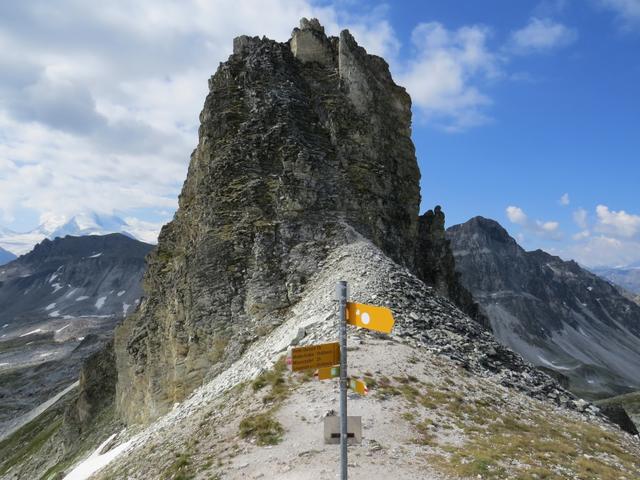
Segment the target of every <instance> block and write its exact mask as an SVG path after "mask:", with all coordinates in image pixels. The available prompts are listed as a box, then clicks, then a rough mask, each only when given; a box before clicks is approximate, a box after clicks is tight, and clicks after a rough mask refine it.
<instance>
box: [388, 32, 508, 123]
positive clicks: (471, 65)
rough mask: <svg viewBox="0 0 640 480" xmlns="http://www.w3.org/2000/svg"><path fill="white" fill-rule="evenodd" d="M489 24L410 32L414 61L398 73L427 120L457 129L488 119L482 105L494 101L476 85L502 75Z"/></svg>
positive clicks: (484, 121) (401, 81) (484, 105)
mask: <svg viewBox="0 0 640 480" xmlns="http://www.w3.org/2000/svg"><path fill="white" fill-rule="evenodd" d="M489 36H490V31H489V29H488V28H486V27H483V26H479V25H472V26H465V27H461V28H459V29H457V30H448V29H447V28H446V27H445V26H443V25H442V24H441V23H438V22H430V23H421V24H419V25H418V26H417V27H416V28H415V29H414V30H413V32H412V34H411V40H412V43H413V45H414V47H415V49H416V52H417V54H416V59H415V60H414V61H412V62H410V64H409V66H408V68H407V69H405V71H404V72H403V73H401V74H400V75H399V81H400V83H401V84H402V85H404V86H406V88H407V90H408V91H409V93H410V94H411V97H412V100H413V102H414V103H415V104H416V105H417V106H418V107H420V109H421V111H422V113H423V114H424V115H425V117H426V119H427V120H428V121H431V122H433V123H435V124H439V125H440V126H442V127H443V128H444V129H446V130H449V131H459V130H463V129H466V128H469V127H472V126H476V125H481V124H483V123H486V122H487V121H489V118H488V117H487V116H486V115H485V114H484V112H483V108H484V107H486V106H488V105H490V104H491V103H492V102H491V99H490V98H489V97H488V96H487V95H486V94H484V93H482V92H481V91H480V90H479V89H478V87H477V86H476V84H477V83H481V82H482V81H483V80H486V79H490V78H495V77H496V76H498V75H499V68H498V59H497V57H496V55H495V54H494V53H493V52H491V51H490V49H489V48H488V46H487V41H488V38H489Z"/></svg>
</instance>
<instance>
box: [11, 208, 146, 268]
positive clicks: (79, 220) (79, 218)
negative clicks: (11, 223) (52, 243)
mask: <svg viewBox="0 0 640 480" xmlns="http://www.w3.org/2000/svg"><path fill="white" fill-rule="evenodd" d="M130 230H131V226H130V225H129V224H128V223H127V222H125V221H124V220H123V219H121V218H120V217H118V216H116V215H99V214H96V213H82V214H78V215H75V216H73V217H71V218H70V219H64V218H63V219H51V220H48V221H45V222H43V223H42V224H41V225H39V226H38V227H37V228H35V229H34V230H31V231H29V232H25V233H18V232H14V231H12V230H9V229H7V228H0V247H1V248H3V249H4V250H7V251H9V252H11V253H14V254H15V255H23V254H25V253H27V252H29V251H31V249H32V248H33V247H34V246H35V245H36V244H37V243H39V242H41V241H42V240H44V239H45V238H48V239H50V240H53V239H54V238H57V237H60V238H63V237H65V236H67V235H73V236H84V235H106V234H109V233H122V234H123V235H126V236H128V237H131V238H136V236H135V235H133V234H132V233H131V232H130ZM0 262H1V257H0ZM0 264H1V263H0Z"/></svg>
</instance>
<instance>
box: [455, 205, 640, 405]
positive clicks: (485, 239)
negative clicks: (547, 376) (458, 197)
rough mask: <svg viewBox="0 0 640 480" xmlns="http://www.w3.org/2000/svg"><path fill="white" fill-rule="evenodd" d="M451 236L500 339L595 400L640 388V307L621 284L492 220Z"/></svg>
mask: <svg viewBox="0 0 640 480" xmlns="http://www.w3.org/2000/svg"><path fill="white" fill-rule="evenodd" d="M447 237H448V239H449V240H450V241H451V247H452V250H453V254H454V256H455V260H456V263H455V265H456V269H457V270H458V271H459V272H460V273H461V282H462V284H463V285H464V286H465V287H466V288H467V289H468V290H469V291H471V293H472V294H473V296H474V298H475V300H476V301H477V302H478V303H479V304H480V306H481V310H482V312H483V313H484V314H485V315H486V316H487V317H488V318H489V321H490V324H491V329H492V330H493V332H494V334H495V336H496V337H497V338H498V340H500V341H501V342H502V343H503V344H505V345H507V346H509V347H510V348H512V349H513V350H515V351H517V352H518V353H520V354H521V355H522V356H523V357H524V358H525V359H527V360H528V361H530V362H531V363H533V364H535V365H539V366H541V367H544V368H548V369H551V370H553V371H555V372H556V373H557V374H559V375H561V376H562V377H564V378H565V379H566V380H567V382H569V385H570V387H571V388H572V389H573V390H574V391H575V392H577V393H579V394H581V395H585V396H587V397H590V398H596V397H598V396H607V395H613V394H621V393H626V392H629V391H631V390H635V389H638V388H640V383H639V382H638V380H637V375H636V373H635V372H637V371H638V369H640V355H639V354H638V349H637V345H638V343H639V342H640V323H639V322H638V320H639V319H640V309H638V305H637V304H635V303H633V302H632V301H630V300H629V299H628V298H626V297H625V296H624V295H622V294H621V293H620V292H619V290H618V289H617V288H616V287H614V286H612V285H611V284H610V283H609V282H607V281H605V280H603V279H601V278H599V277H597V276H596V275H593V274H592V273H590V272H588V271H586V270H584V269H582V268H581V267H580V266H579V265H578V264H577V263H576V262H574V261H564V260H562V259H561V258H560V257H557V256H553V255H550V254H548V253H547V252H544V251H542V250H535V251H530V252H526V251H525V250H524V249H523V248H521V247H520V246H519V245H518V244H517V243H516V241H515V240H514V239H513V238H511V237H510V236H509V235H508V234H507V232H506V230H505V229H504V228H502V227H501V226H500V225H499V224H498V223H497V222H495V221H493V220H487V219H483V218H481V217H476V218H473V219H471V220H469V221H468V222H466V223H465V224H463V225H456V226H455V227H451V228H449V229H448V230H447Z"/></svg>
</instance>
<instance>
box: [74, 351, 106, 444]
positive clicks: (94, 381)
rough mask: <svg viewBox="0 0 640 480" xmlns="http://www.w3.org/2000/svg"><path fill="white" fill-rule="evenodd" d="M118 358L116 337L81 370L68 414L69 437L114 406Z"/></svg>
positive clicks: (84, 428)
mask: <svg viewBox="0 0 640 480" xmlns="http://www.w3.org/2000/svg"><path fill="white" fill-rule="evenodd" d="M116 379H117V370H116V361H115V355H114V351H113V340H111V341H109V342H107V344H106V345H105V346H104V347H103V348H102V350H100V351H98V352H96V353H94V354H93V355H91V356H90V357H89V358H88V359H87V360H86V362H85V363H84V364H83V366H82V369H81V370H80V380H79V385H78V391H79V394H78V397H77V398H75V399H74V400H73V401H72V402H71V405H70V406H69V408H68V409H67V411H66V414H65V427H66V428H67V430H68V434H67V436H68V438H70V440H71V441H73V436H75V435H79V434H81V433H82V432H84V431H85V430H87V428H91V426H92V421H93V420H95V418H96V417H97V416H98V415H99V414H100V413H101V412H102V411H103V410H105V409H106V408H109V407H112V406H113V403H114V398H115V393H116Z"/></svg>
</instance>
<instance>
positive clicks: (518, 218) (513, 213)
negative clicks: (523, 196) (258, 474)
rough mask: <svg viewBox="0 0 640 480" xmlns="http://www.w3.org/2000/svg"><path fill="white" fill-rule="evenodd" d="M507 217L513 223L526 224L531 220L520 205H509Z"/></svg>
mask: <svg viewBox="0 0 640 480" xmlns="http://www.w3.org/2000/svg"><path fill="white" fill-rule="evenodd" d="M507 218H508V219H509V221H510V222H511V223H516V224H518V225H526V224H527V223H528V221H529V219H528V217H527V215H526V214H525V213H524V211H523V210H522V209H521V208H520V207H514V206H512V205H511V206H508V207H507Z"/></svg>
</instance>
